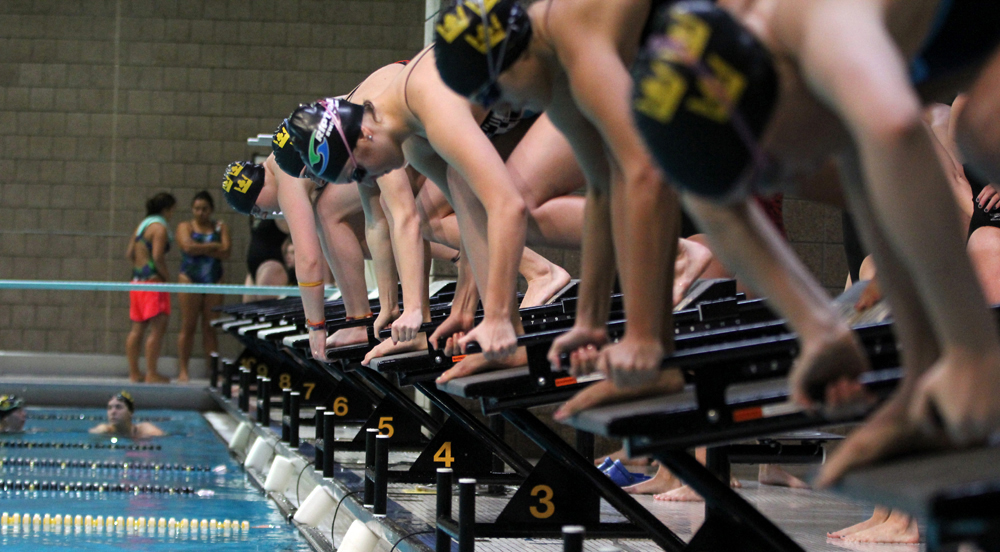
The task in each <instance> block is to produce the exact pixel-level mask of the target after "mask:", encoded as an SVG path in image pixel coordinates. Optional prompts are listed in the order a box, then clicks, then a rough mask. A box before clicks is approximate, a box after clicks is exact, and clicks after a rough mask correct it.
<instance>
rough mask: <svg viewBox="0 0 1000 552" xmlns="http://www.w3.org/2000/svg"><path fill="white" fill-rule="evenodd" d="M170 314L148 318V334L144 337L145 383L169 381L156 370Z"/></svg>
mask: <svg viewBox="0 0 1000 552" xmlns="http://www.w3.org/2000/svg"><path fill="white" fill-rule="evenodd" d="M169 321H170V316H169V315H166V314H158V315H156V316H154V317H153V318H152V319H150V320H149V336H148V337H147V338H146V383H169V382H170V379H169V378H166V377H164V376H161V375H160V374H159V373H157V371H156V364H157V362H158V361H159V360H160V349H161V348H162V347H163V335H164V334H166V333H167V323H168V322H169Z"/></svg>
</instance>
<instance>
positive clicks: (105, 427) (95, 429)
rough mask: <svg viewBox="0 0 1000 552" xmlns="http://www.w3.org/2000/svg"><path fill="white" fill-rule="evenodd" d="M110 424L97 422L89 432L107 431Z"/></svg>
mask: <svg viewBox="0 0 1000 552" xmlns="http://www.w3.org/2000/svg"><path fill="white" fill-rule="evenodd" d="M110 429H111V426H109V425H108V424H98V425H97V426H96V427H92V428H90V433H108V431H109V430H110Z"/></svg>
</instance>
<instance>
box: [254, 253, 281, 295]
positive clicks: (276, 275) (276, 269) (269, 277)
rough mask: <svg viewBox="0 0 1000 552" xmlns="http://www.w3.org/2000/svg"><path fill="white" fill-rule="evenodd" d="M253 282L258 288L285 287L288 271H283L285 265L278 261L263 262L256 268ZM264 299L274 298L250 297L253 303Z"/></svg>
mask: <svg viewBox="0 0 1000 552" xmlns="http://www.w3.org/2000/svg"><path fill="white" fill-rule="evenodd" d="M254 282H255V283H256V285H258V286H287V285H288V271H286V270H285V265H283V264H281V263H280V262H278V261H275V260H270V261H264V262H263V263H261V264H260V266H259V267H257V274H256V275H255V276H254ZM265 299H274V297H268V296H264V295H255V296H251V300H253V301H263V300H265Z"/></svg>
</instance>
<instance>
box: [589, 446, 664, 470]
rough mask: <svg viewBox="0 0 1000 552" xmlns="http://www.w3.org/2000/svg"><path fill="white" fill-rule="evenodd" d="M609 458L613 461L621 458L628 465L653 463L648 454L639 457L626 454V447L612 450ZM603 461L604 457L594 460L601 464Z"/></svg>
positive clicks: (596, 464) (596, 463) (595, 463)
mask: <svg viewBox="0 0 1000 552" xmlns="http://www.w3.org/2000/svg"><path fill="white" fill-rule="evenodd" d="M608 458H610V459H611V461H612V462H614V461H615V460H621V461H622V464H625V465H626V466H648V465H649V464H651V463H652V461H651V460H650V459H649V457H647V456H640V457H639V458H629V456H628V455H627V454H625V449H623V448H620V449H618V450H616V451H614V452H612V453H611V454H609V455H608ZM603 462H604V459H603V458H601V459H600V460H594V465H595V466H599V465H601V463H603Z"/></svg>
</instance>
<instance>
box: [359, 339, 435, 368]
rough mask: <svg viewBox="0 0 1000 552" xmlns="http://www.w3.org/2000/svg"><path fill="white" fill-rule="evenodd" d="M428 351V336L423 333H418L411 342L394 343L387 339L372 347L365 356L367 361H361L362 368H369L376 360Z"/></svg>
mask: <svg viewBox="0 0 1000 552" xmlns="http://www.w3.org/2000/svg"><path fill="white" fill-rule="evenodd" d="M426 350H427V335H426V334H423V333H418V334H417V337H415V338H413V339H411V340H409V341H400V342H399V343H393V342H392V340H391V339H386V340H385V341H383V342H382V343H379V344H378V345H376V346H374V347H372V350H371V351H368V354H367V355H365V359H364V360H362V361H361V364H362V366H368V365H369V364H370V363H371V361H372V360H374V359H376V358H380V357H384V356H389V355H398V354H402V353H410V352H413V351H426Z"/></svg>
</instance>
